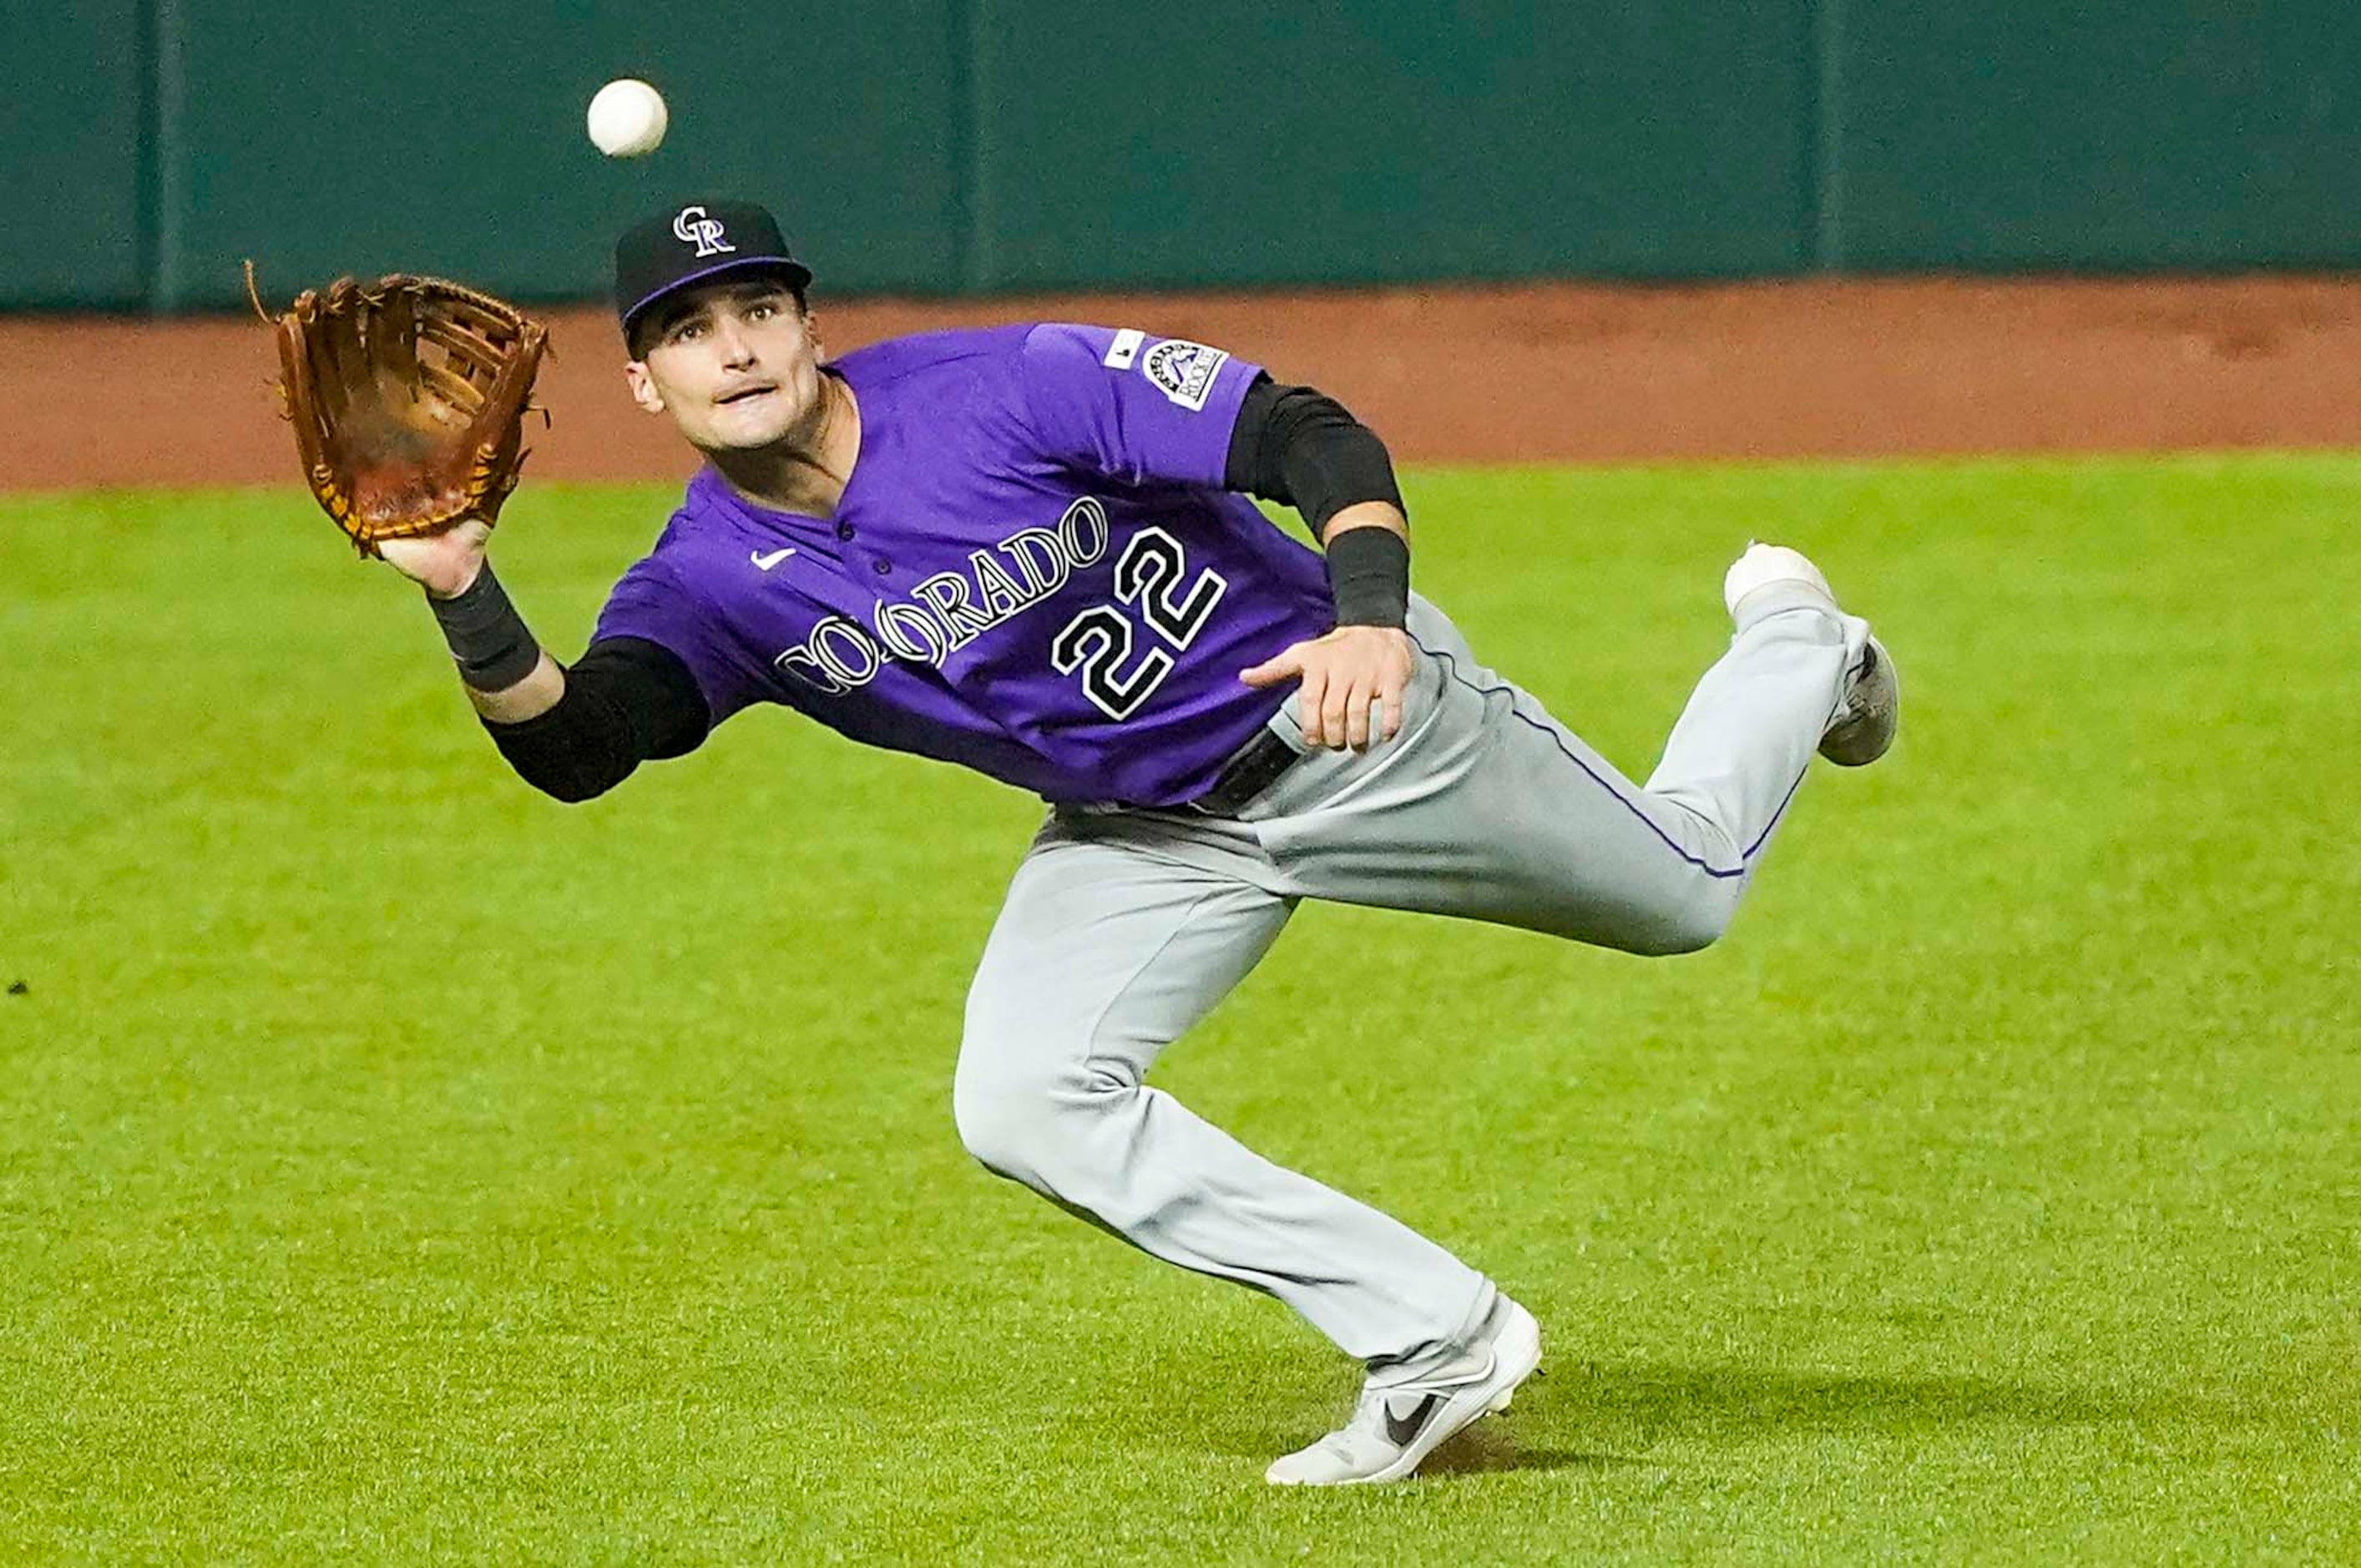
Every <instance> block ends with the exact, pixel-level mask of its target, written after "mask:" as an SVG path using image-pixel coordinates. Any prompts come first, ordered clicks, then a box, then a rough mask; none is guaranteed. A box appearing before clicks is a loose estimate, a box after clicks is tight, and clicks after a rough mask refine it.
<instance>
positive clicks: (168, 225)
mask: <svg viewBox="0 0 2361 1568" xmlns="http://www.w3.org/2000/svg"><path fill="white" fill-rule="evenodd" d="M148 5H150V6H151V7H152V9H151V13H150V14H151V16H152V17H153V19H154V29H153V33H152V38H151V44H150V49H151V58H152V59H153V61H154V64H155V84H156V85H155V104H156V118H155V126H156V135H155V155H154V162H155V170H156V179H155V219H154V228H155V234H154V247H155V249H154V256H153V263H154V268H153V271H152V272H151V274H150V280H151V281H150V286H149V290H148V301H149V303H150V304H151V305H152V306H153V307H154V308H155V309H156V310H158V311H170V310H176V309H178V308H179V307H180V304H181V299H182V296H183V295H184V294H185V292H186V284H185V280H183V279H182V277H181V271H182V268H183V261H182V257H181V251H182V250H183V248H184V247H186V244H187V239H188V236H187V224H186V219H187V214H188V200H189V189H188V186H189V158H188V150H189V148H188V143H189V125H188V120H189V82H188V58H187V45H188V29H187V18H186V17H185V16H183V15H182V13H181V0H148Z"/></svg>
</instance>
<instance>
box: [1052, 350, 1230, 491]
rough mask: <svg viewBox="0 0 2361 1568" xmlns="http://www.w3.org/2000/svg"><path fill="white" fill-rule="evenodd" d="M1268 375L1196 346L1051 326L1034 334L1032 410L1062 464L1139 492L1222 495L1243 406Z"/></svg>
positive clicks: (1221, 354)
mask: <svg viewBox="0 0 2361 1568" xmlns="http://www.w3.org/2000/svg"><path fill="white" fill-rule="evenodd" d="M1261 373H1262V367H1260V366H1257V365H1249V364H1247V363H1246V361H1244V360H1242V359H1235V358H1233V357H1231V356H1229V355H1227V354H1225V353H1224V352H1223V351H1222V350H1220V349H1218V348H1211V347H1208V346H1206V345H1204V344H1202V343H1191V342H1190V341H1189V340H1187V339H1186V338H1179V337H1150V336H1148V334H1145V333H1141V332H1137V331H1135V330H1132V329H1130V328H1126V329H1125V330H1123V331H1121V332H1116V331H1113V330H1111V329H1109V328H1106V327H1095V326H1069V325H1065V324H1062V323H1045V324H1043V325H1041V326H1037V327H1035V328H1034V329H1033V330H1032V331H1031V332H1030V333H1028V334H1027V335H1026V339H1025V352H1024V361H1023V378H1024V412H1025V417H1026V421H1027V423H1028V424H1029V425H1030V426H1031V427H1032V431H1033V435H1034V439H1035V440H1036V441H1038V443H1039V444H1040V448H1041V451H1042V453H1043V455H1046V456H1049V457H1053V458H1055V459H1057V460H1058V461H1060V462H1062V463H1067V464H1070V465H1071V466H1074V467H1077V468H1080V469H1083V470H1085V471H1087V472H1091V473H1096V474H1104V475H1105V476H1106V477H1109V478H1113V479H1120V480H1122V481H1124V482H1125V483H1126V484H1130V485H1143V484H1149V483H1153V482H1155V481H1159V480H1164V481H1172V482H1178V483H1180V484H1187V485H1202V486H1206V487H1208V488H1215V489H1218V488H1221V487H1222V482H1223V477H1224V467H1225V466H1226V463H1227V460H1228V457H1229V451H1230V432H1231V430H1232V429H1233V428H1234V427H1235V425H1236V424H1237V422H1238V404H1239V403H1240V402H1242V401H1243V400H1245V398H1246V389H1247V388H1248V387H1249V386H1251V385H1253V384H1254V378H1256V377H1257V376H1258V375H1260V374H1261Z"/></svg>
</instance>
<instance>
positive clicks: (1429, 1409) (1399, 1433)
mask: <svg viewBox="0 0 2361 1568" xmlns="http://www.w3.org/2000/svg"><path fill="white" fill-rule="evenodd" d="M1442 1403H1443V1396H1442V1395H1440V1394H1429V1395H1428V1396H1427V1397H1426V1398H1423V1399H1421V1400H1420V1401H1419V1402H1418V1408H1417V1409H1414V1410H1412V1411H1411V1413H1410V1414H1409V1415H1408V1416H1397V1415H1395V1414H1394V1408H1393V1407H1392V1406H1391V1405H1388V1406H1387V1407H1386V1441H1387V1442H1390V1443H1392V1444H1393V1445H1394V1446H1395V1447H1396V1448H1408V1447H1409V1446H1410V1445H1411V1440H1413V1439H1414V1438H1416V1437H1417V1436H1418V1434H1419V1433H1420V1432H1422V1431H1425V1430H1426V1421H1427V1418H1428V1417H1430V1416H1432V1415H1433V1414H1434V1411H1435V1407H1436V1406H1438V1405H1440V1404H1442Z"/></svg>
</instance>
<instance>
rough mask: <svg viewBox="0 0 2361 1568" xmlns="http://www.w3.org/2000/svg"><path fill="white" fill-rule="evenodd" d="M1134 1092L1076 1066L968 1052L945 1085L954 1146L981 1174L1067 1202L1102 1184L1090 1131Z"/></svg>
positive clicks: (1116, 1079) (1116, 1078)
mask: <svg viewBox="0 0 2361 1568" xmlns="http://www.w3.org/2000/svg"><path fill="white" fill-rule="evenodd" d="M1136 1091H1137V1085H1136V1084H1132V1083H1130V1082H1128V1081H1126V1080H1124V1079H1123V1078H1122V1076H1121V1075H1120V1074H1115V1073H1110V1072H1105V1071H1102V1070H1099V1069H1094V1068H1092V1067H1089V1066H1087V1065H1082V1064H1071V1063H1046V1064H1037V1063H1034V1062H1030V1061H1011V1060H1009V1059H1007V1058H1000V1057H996V1056H994V1054H992V1053H990V1052H987V1051H983V1050H978V1049H975V1048H973V1047H971V1048H969V1049H966V1050H963V1051H962V1052H961V1056H960V1066H959V1070H958V1072H957V1073H956V1074H955V1075H954V1076H953V1078H952V1080H951V1119H952V1121H953V1122H954V1123H955V1124H957V1126H958V1128H959V1135H960V1142H961V1145H962V1146H964V1147H965V1148H966V1149H967V1152H968V1153H969V1154H970V1155H972V1156H973V1157H975V1159H976V1160H977V1161H978V1162H979V1163H980V1164H982V1165H983V1167H984V1168H986V1169H988V1170H991V1171H993V1172H994V1173H995V1174H997V1175H1000V1176H1005V1177H1007V1178H1009V1179H1012V1180H1015V1181H1021V1182H1023V1183H1024V1184H1025V1185H1026V1186H1027V1187H1030V1188H1032V1189H1034V1190H1036V1191H1038V1192H1043V1193H1047V1194H1048V1195H1049V1196H1050V1197H1052V1198H1057V1199H1060V1200H1065V1201H1075V1202H1082V1201H1089V1200H1090V1199H1091V1198H1092V1197H1093V1194H1094V1193H1095V1191H1096V1190H1097V1189H1098V1188H1100V1187H1103V1186H1104V1185H1105V1183H1104V1180H1103V1179H1102V1176H1103V1172H1101V1171H1100V1170H1099V1166H1100V1165H1101V1164H1103V1163H1104V1160H1103V1156H1102V1152H1101V1148H1100V1140H1099V1138H1098V1137H1097V1136H1096V1131H1097V1129H1098V1128H1099V1127H1100V1126H1101V1124H1103V1123H1104V1119H1105V1115H1106V1113H1107V1111H1108V1110H1109V1108H1110V1107H1111V1106H1113V1105H1114V1104H1115V1102H1117V1101H1118V1100H1119V1099H1120V1097H1121V1096H1123V1095H1125V1094H1127V1093H1131V1092H1136Z"/></svg>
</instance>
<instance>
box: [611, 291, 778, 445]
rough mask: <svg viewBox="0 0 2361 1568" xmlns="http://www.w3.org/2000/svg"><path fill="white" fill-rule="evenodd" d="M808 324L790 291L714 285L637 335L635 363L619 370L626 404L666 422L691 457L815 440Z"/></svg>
mask: <svg viewBox="0 0 2361 1568" xmlns="http://www.w3.org/2000/svg"><path fill="white" fill-rule="evenodd" d="M820 352H821V351H820V341H819V332H818V323H816V322H815V321H814V320H813V318H812V317H811V316H810V315H809V314H807V313H806V312H805V311H804V310H803V309H802V308H801V307H800V306H798V305H797V304H796V297H795V294H794V292H793V291H790V290H788V289H786V288H785V287H784V286H783V285H781V284H778V283H776V282H774V281H771V280H762V279H757V280H749V281H740V282H734V283H719V284H716V285H714V286H713V287H712V288H709V289H699V290H697V291H693V292H692V293H690V294H688V295H687V296H686V297H685V298H684V299H682V300H681V301H680V302H678V303H676V304H675V305H673V306H672V307H671V308H670V309H669V310H667V311H665V312H664V314H662V315H661V316H659V317H658V318H657V319H656V321H655V322H654V323H653V324H652V325H651V326H649V327H648V328H647V329H645V335H644V338H643V340H642V344H641V353H642V356H643V357H642V358H640V359H635V360H633V361H632V362H631V364H630V365H628V366H626V367H624V374H625V376H626V377H627V378H629V379H630V381H631V396H632V398H633V399H634V400H636V401H637V402H638V403H639V405H640V406H641V407H642V408H643V409H645V410H647V411H649V412H650V413H668V414H670V415H671V416H672V420H673V423H675V425H677V426H679V427H680V433H681V434H683V435H685V436H686V437H687V438H688V441H689V444H691V445H692V446H695V447H696V448H697V450H698V451H700V452H745V451H752V450H756V449H759V448H762V447H766V446H775V445H778V444H781V443H787V444H796V443H799V442H802V441H805V440H807V439H808V438H810V437H813V436H814V435H816V434H817V431H818V422H819V418H820V414H821V411H822V408H823V405H822V402H821V399H820V368H819V361H820Z"/></svg>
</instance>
